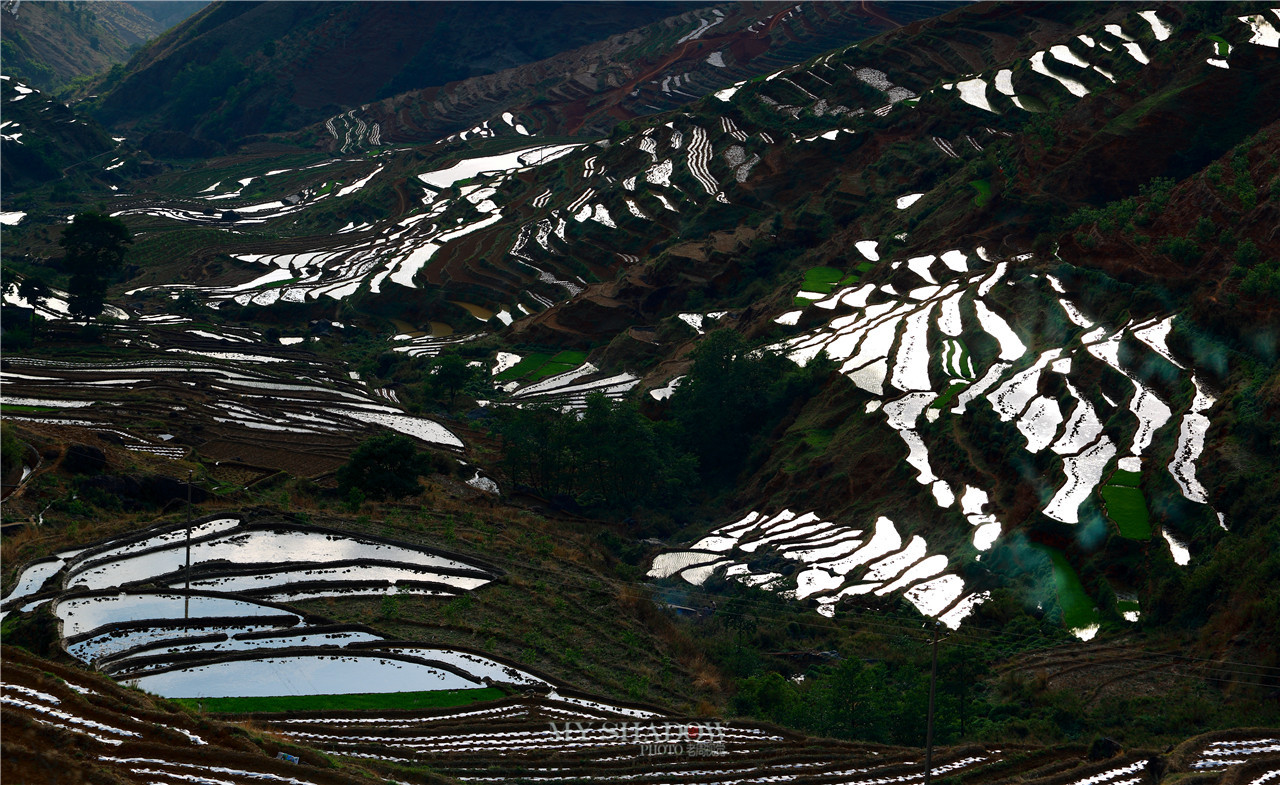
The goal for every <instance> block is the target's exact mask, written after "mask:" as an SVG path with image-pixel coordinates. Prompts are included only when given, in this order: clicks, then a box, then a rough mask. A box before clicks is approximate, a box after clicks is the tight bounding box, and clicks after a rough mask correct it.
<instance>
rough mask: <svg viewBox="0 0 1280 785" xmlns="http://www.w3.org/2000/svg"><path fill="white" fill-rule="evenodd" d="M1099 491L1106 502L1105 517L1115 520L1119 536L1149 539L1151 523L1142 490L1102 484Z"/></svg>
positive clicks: (1132, 538) (1131, 538)
mask: <svg viewBox="0 0 1280 785" xmlns="http://www.w3.org/2000/svg"><path fill="white" fill-rule="evenodd" d="M1101 493H1102V498H1103V500H1104V501H1105V502H1106V503H1107V517H1108V518H1110V519H1111V520H1113V521H1115V522H1116V526H1117V527H1118V528H1119V529H1120V536H1121V537H1126V538H1128V539H1130V540H1149V539H1151V523H1150V520H1149V519H1148V515H1147V502H1146V500H1145V499H1143V498H1142V491H1140V490H1139V489H1137V488H1132V487H1129V486H1126V485H1104V486H1103V487H1102V491H1101Z"/></svg>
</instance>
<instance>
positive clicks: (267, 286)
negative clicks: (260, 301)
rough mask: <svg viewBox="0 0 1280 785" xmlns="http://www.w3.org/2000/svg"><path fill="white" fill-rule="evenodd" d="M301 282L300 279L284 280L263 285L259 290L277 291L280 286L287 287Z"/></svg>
mask: <svg viewBox="0 0 1280 785" xmlns="http://www.w3.org/2000/svg"><path fill="white" fill-rule="evenodd" d="M301 280H302V279H301V278H286V279H284V280H283V281H272V282H271V283H267V284H263V285H262V286H261V287H260V288H262V289H279V288H280V287H281V286H288V285H289V284H291V283H297V282H298V281H301Z"/></svg>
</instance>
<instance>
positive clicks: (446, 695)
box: [176, 687, 506, 714]
mask: <svg viewBox="0 0 1280 785" xmlns="http://www.w3.org/2000/svg"><path fill="white" fill-rule="evenodd" d="M505 697H506V693H504V692H503V691H502V690H500V689H498V688H497V687H482V688H479V689H474V690H429V691H427V692H358V693H351V694H349V695H278V696H273V697H263V698H198V699H197V698H178V699H177V701H176V702H177V703H181V704H182V705H184V706H187V707H189V708H192V709H196V710H200V709H203V710H204V711H207V712H212V713H215V714H258V713H277V712H294V711H368V710H379V711H387V710H396V709H399V710H409V711H414V710H421V709H443V708H448V707H450V706H466V705H468V704H471V703H481V702H484V701H494V700H500V699H502V698H505Z"/></svg>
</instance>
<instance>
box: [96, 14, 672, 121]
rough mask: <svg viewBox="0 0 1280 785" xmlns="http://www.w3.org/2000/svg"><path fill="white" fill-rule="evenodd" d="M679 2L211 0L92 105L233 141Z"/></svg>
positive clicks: (449, 77) (495, 66) (621, 27)
mask: <svg viewBox="0 0 1280 785" xmlns="http://www.w3.org/2000/svg"><path fill="white" fill-rule="evenodd" d="M683 7H686V6H681V5H672V4H668V3H607V4H603V5H597V4H589V5H582V4H573V5H570V6H565V7H564V8H562V9H560V11H559V12H556V10H557V7H555V6H545V5H539V6H529V5H527V4H522V3H506V4H487V5H485V6H484V7H483V10H481V7H480V6H474V5H472V4H467V3H459V4H440V3H430V4H428V3H377V2H374V3H349V4H345V5H334V4H330V3H305V2H304V3H221V4H214V5H212V6H210V7H209V8H207V9H205V10H204V11H202V12H201V13H200V14H198V15H196V16H195V17H193V18H191V19H189V20H187V21H186V22H184V23H183V24H182V25H180V26H179V27H178V28H176V29H175V30H173V32H172V33H171V34H170V35H168V36H166V37H165V39H164V40H163V41H161V42H157V44H156V45H154V46H151V47H148V48H147V49H146V50H145V51H142V52H140V53H138V55H137V56H136V57H135V58H134V59H133V60H132V61H131V62H130V63H129V64H128V66H127V67H126V68H125V69H124V70H123V71H121V72H119V73H113V74H111V75H109V76H108V77H107V78H106V79H105V80H103V81H102V82H100V83H99V84H98V85H96V86H94V88H93V89H92V92H96V93H98V94H99V96H98V98H96V99H94V106H95V107H96V109H97V115H98V117H100V118H101V119H102V120H103V121H104V122H106V123H108V124H113V125H118V126H120V127H122V128H130V129H137V130H139V131H141V132H143V133H145V132H149V131H173V132H181V133H184V134H189V135H192V136H195V137H198V138H201V139H207V140H213V141H216V142H219V143H235V142H238V141H239V140H240V139H242V138H243V137H245V136H249V135H252V134H257V133H262V132H269V131H279V130H284V129H290V128H298V127H300V126H302V125H307V124H310V123H314V122H317V121H320V120H323V119H324V118H325V117H326V116H329V115H332V114H334V113H335V112H336V111H340V110H345V109H347V108H350V107H352V106H356V105H360V104H363V103H367V102H369V101H371V100H374V99H375V98H379V97H382V96H385V95H388V94H390V93H391V92H400V91H404V90H410V89H416V88H422V87H428V86H438V85H443V84H445V83H447V82H450V81H454V80H458V79H465V78H467V77H469V76H472V75H475V74H483V73H492V72H493V71H496V70H500V69H503V68H508V67H511V66H513V65H521V64H524V63H528V62H532V61H534V60H540V59H543V58H546V57H548V56H551V55H554V54H556V53H558V52H560V51H563V50H565V49H572V48H575V47H577V46H581V45H583V44H586V43H589V42H593V41H597V40H599V39H601V38H604V37H607V36H609V35H612V34H614V33H619V32H622V31H625V30H629V29H631V28H633V27H637V26H640V25H643V24H646V23H648V22H651V21H653V20H655V19H660V18H662V17H665V16H667V15H668V14H671V13H673V12H679V11H680V10H681V9H682V8H683ZM534 21H536V22H537V24H534V23H533V22H534ZM140 135H141V134H140Z"/></svg>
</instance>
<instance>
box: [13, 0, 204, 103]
mask: <svg viewBox="0 0 1280 785" xmlns="http://www.w3.org/2000/svg"><path fill="white" fill-rule="evenodd" d="M206 5H208V3H207V2H203V0H191V1H189V2H154V3H153V2H135V3H125V2H116V1H115V0H104V2H95V3H86V2H79V3H71V2H47V3H32V2H26V3H22V2H13V1H12V0H6V2H5V3H4V4H3V9H4V16H3V25H2V27H3V30H0V35H2V36H3V42H4V43H3V69H4V73H6V74H9V75H11V76H20V77H23V78H24V79H25V81H27V82H28V83H30V84H31V85H32V86H34V87H39V88H41V89H44V90H50V89H54V88H57V87H61V86H63V85H65V84H67V83H68V82H70V81H71V80H72V79H75V78H76V77H79V76H89V75H91V74H96V73H99V72H101V71H105V70H106V69H108V68H110V67H111V66H113V65H115V64H116V63H123V62H124V61H125V60H127V59H129V55H130V54H131V53H132V52H133V51H134V50H135V49H136V48H137V47H138V46H140V45H141V44H143V43H146V42H147V41H149V40H151V39H152V38H155V37H156V36H157V35H160V34H161V33H163V32H164V31H165V30H167V29H169V28H170V27H172V26H173V25H175V24H177V23H178V22H180V21H182V20H183V19H185V18H187V17H188V16H190V15H191V14H193V13H195V12H196V11H198V10H199V9H201V8H202V7H204V6H206Z"/></svg>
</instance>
